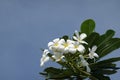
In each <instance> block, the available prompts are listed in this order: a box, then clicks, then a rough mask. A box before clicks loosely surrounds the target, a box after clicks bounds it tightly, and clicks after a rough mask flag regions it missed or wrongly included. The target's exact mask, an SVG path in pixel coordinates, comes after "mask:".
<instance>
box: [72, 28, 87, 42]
mask: <svg viewBox="0 0 120 80" xmlns="http://www.w3.org/2000/svg"><path fill="white" fill-rule="evenodd" d="M75 35H76V36H73V39H74V40H76V41H78V42H79V43H83V44H88V43H87V42H85V41H83V39H85V38H86V37H87V35H86V34H85V33H82V34H80V35H79V32H78V31H77V30H75Z"/></svg>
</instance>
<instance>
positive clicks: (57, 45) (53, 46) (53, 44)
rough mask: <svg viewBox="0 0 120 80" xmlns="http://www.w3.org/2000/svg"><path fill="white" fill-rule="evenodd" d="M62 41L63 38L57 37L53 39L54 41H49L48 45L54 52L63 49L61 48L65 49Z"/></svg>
mask: <svg viewBox="0 0 120 80" xmlns="http://www.w3.org/2000/svg"><path fill="white" fill-rule="evenodd" d="M60 43H61V39H59V38H56V39H54V40H53V42H49V43H48V47H49V49H50V50H52V51H54V52H56V51H61V49H63V46H62V45H61V44H60Z"/></svg>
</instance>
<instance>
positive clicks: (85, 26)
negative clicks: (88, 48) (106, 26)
mask: <svg viewBox="0 0 120 80" xmlns="http://www.w3.org/2000/svg"><path fill="white" fill-rule="evenodd" d="M94 29H95V22H94V21H93V20H92V19H87V20H85V21H84V22H83V23H82V24H81V32H82V33H86V34H87V35H90V34H91V33H92V32H93V31H94Z"/></svg>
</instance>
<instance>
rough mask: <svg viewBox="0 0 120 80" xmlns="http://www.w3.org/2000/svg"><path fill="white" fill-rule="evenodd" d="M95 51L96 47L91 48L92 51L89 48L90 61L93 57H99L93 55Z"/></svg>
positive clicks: (95, 54)
mask: <svg viewBox="0 0 120 80" xmlns="http://www.w3.org/2000/svg"><path fill="white" fill-rule="evenodd" d="M96 49H97V46H93V47H92V49H90V48H89V52H90V53H89V54H88V55H89V58H90V59H93V58H94V57H99V56H98V54H97V53H95V51H96Z"/></svg>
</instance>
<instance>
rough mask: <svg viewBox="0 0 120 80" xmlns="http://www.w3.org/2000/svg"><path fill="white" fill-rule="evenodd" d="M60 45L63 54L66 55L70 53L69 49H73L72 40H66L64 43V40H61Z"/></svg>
mask: <svg viewBox="0 0 120 80" xmlns="http://www.w3.org/2000/svg"><path fill="white" fill-rule="evenodd" d="M60 43H61V44H62V46H63V51H62V52H63V53H68V52H71V49H72V48H73V46H74V45H73V41H72V40H69V39H68V40H67V41H65V40H64V39H61V41H60ZM62 46H61V47H62Z"/></svg>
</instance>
